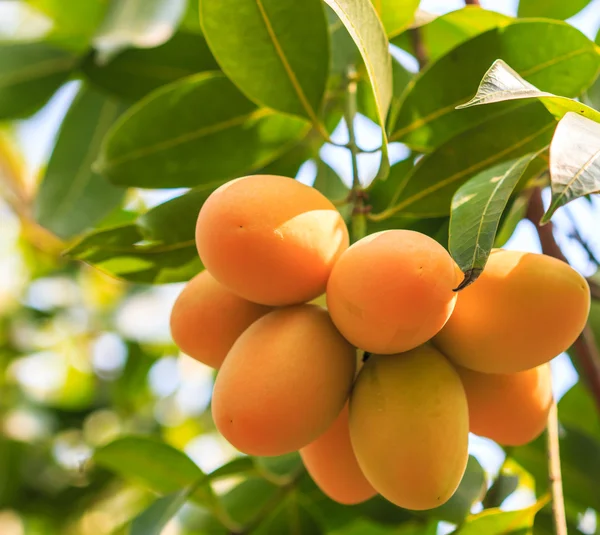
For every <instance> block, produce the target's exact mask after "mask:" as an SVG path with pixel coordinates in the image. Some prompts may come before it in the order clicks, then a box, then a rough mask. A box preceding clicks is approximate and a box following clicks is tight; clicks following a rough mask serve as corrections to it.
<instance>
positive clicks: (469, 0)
mask: <svg viewBox="0 0 600 535" xmlns="http://www.w3.org/2000/svg"><path fill="white" fill-rule="evenodd" d="M465 5H467V6H480V5H481V4H480V3H479V0H465Z"/></svg>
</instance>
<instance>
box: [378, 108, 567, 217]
mask: <svg viewBox="0 0 600 535" xmlns="http://www.w3.org/2000/svg"><path fill="white" fill-rule="evenodd" d="M555 125H556V122H555V121H554V120H553V119H552V116H551V115H550V114H549V113H548V112H547V111H546V109H545V108H544V107H543V106H542V105H541V104H539V103H532V104H527V105H526V106H522V107H519V108H518V109H515V110H513V111H511V112H510V113H505V114H502V115H500V116H498V117H495V118H494V119H491V120H490V121H488V122H486V123H485V124H482V125H479V126H477V127H475V128H472V129H471V130H467V131H466V132H463V133H462V134H460V135H459V136H457V137H455V138H453V139H451V140H450V141H448V142H447V143H445V144H444V145H442V146H441V147H439V148H438V149H437V150H436V151H435V152H433V153H431V154H427V155H425V156H424V157H423V158H422V159H421V160H420V161H419V162H418V163H417V165H416V166H415V167H414V168H413V169H412V170H411V172H410V173H409V174H408V175H407V176H406V177H405V178H404V179H402V180H401V181H399V183H398V185H397V187H396V189H395V191H394V192H393V193H392V194H391V195H390V202H389V207H388V208H387V209H386V210H384V211H382V212H380V213H379V214H376V213H374V214H373V215H372V216H371V218H372V219H373V220H375V221H382V220H385V219H387V218H388V217H391V216H395V215H399V216H404V217H420V218H423V217H442V216H446V215H448V214H449V213H450V204H451V200H452V197H453V195H454V193H455V191H456V190H457V189H458V188H459V187H460V186H461V185H462V184H464V183H465V182H466V181H467V180H468V179H469V178H471V177H473V176H475V175H476V174H477V173H479V172H481V171H483V170H484V169H487V168H489V167H492V166H494V165H496V164H498V163H500V162H503V161H506V160H510V159H513V158H517V157H519V156H523V155H524V154H527V153H530V152H537V151H539V150H540V149H542V148H544V147H545V146H547V145H548V144H549V142H550V139H551V137H552V132H553V130H554V128H555Z"/></svg>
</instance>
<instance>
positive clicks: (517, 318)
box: [434, 249, 590, 373]
mask: <svg viewBox="0 0 600 535" xmlns="http://www.w3.org/2000/svg"><path fill="white" fill-rule="evenodd" d="M589 310H590V289H589V286H588V284H587V282H586V280H585V279H584V278H583V277H582V276H581V275H580V274H579V273H577V272H576V271H575V270H574V269H573V268H571V267H570V266H569V265H568V264H566V263H565V262H561V261H560V260H557V259H555V258H552V257H550V256H546V255H541V254H533V253H524V252H518V251H505V250H501V249H497V250H494V251H492V254H491V255H490V258H489V260H488V263H487V265H486V267H485V270H484V272H483V273H482V274H481V276H480V277H479V279H477V281H475V283H473V284H472V285H471V286H469V287H467V288H465V289H464V290H462V291H461V292H460V294H459V297H458V301H457V303H456V307H455V309H454V312H453V314H452V316H451V317H450V319H449V320H448V322H447V323H446V325H445V326H444V328H443V329H442V330H441V331H440V332H439V334H438V335H437V336H436V337H435V339H434V344H435V345H436V346H437V347H439V348H440V349H441V351H442V352H443V353H444V354H445V355H446V356H447V357H448V358H450V359H451V360H452V361H454V362H455V363H457V364H459V365H460V366H464V367H466V368H470V369H472V370H476V371H479V372H484V373H514V372H519V371H523V370H527V369H530V368H535V367H536V366H539V365H540V364H543V363H545V362H548V361H549V360H551V359H552V358H554V357H555V356H557V355H558V354H559V353H561V352H563V351H565V350H566V349H568V348H569V346H571V344H572V343H573V342H574V341H575V340H576V338H577V337H578V336H579V333H580V332H581V330H582V329H583V327H584V325H585V322H586V320H587V317H588V313H589Z"/></svg>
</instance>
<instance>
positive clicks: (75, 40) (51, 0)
mask: <svg viewBox="0 0 600 535" xmlns="http://www.w3.org/2000/svg"><path fill="white" fill-rule="evenodd" d="M26 2H27V3H28V4H29V5H30V6H32V7H34V8H35V9H37V10H38V11H40V12H42V13H43V14H44V15H45V16H46V17H48V18H49V19H50V20H51V21H52V29H51V30H50V33H49V34H48V35H47V36H46V40H48V41H50V42H52V43H56V44H58V45H60V46H64V47H66V48H69V49H71V50H74V51H77V52H83V51H85V50H86V48H87V47H88V45H89V42H90V40H91V38H92V36H93V35H94V32H95V31H96V29H97V27H98V26H99V24H100V23H101V22H102V18H103V17H104V14H105V13H106V9H107V7H108V2H106V1H105V0H86V1H85V2H82V1H81V0H26Z"/></svg>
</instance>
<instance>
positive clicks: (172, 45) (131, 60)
mask: <svg viewBox="0 0 600 535" xmlns="http://www.w3.org/2000/svg"><path fill="white" fill-rule="evenodd" d="M218 68H219V67H218V65H217V62H216V61H215V59H214V58H213V56H212V54H211V53H210V50H209V49H208V45H207V44H206V41H205V40H204V38H203V37H202V35H199V34H193V33H183V32H179V33H176V34H175V35H174V36H173V37H172V38H171V39H169V40H168V41H167V42H166V43H165V44H163V45H161V46H158V47H156V48H141V49H140V48H131V49H128V50H125V51H123V52H121V53H120V54H118V55H117V56H116V57H114V58H113V59H112V60H111V61H109V62H108V63H107V64H105V65H98V64H97V63H96V62H95V58H94V57H93V56H92V55H89V56H88V57H87V58H86V59H85V61H84V63H83V65H82V67H81V69H82V72H83V74H84V76H85V77H86V78H87V79H88V80H89V81H90V82H91V83H92V84H93V85H95V86H96V87H98V88H100V89H102V90H104V91H107V92H109V93H112V94H113V95H116V96H118V97H120V98H123V99H126V100H138V99H140V98H142V97H144V96H145V95H147V94H148V93H150V92H151V91H154V90H155V89H158V88H159V87H161V86H163V85H166V84H169V83H171V82H174V81H175V80H179V79H180V78H185V77H186V76H191V75H192V74H196V73H198V72H204V71H210V70H218Z"/></svg>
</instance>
